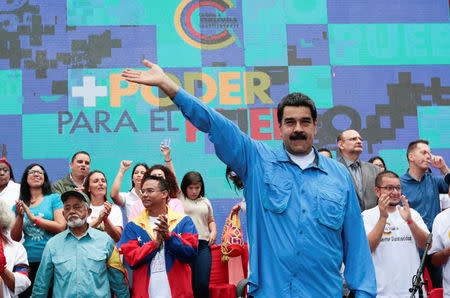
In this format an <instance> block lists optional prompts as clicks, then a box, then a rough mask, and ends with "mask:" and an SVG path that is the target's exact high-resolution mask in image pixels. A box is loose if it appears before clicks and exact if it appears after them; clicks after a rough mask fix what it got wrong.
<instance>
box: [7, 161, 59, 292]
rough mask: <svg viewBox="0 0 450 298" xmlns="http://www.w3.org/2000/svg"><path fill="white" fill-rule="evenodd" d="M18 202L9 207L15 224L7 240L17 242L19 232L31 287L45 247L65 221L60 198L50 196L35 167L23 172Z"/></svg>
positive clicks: (47, 184)
mask: <svg viewBox="0 0 450 298" xmlns="http://www.w3.org/2000/svg"><path fill="white" fill-rule="evenodd" d="M19 199H20V200H19V201H18V202H17V203H16V204H15V206H14V207H13V211H14V212H15V213H16V220H15V221H14V224H13V226H12V228H11V238H12V239H13V240H14V241H20V240H21V239H22V232H23V237H24V242H23V246H24V247H25V249H26V251H27V254H28V261H29V262H30V274H29V277H30V280H31V282H32V283H33V282H34V278H35V274H36V271H37V269H38V268H39V264H40V262H41V257H42V252H43V251H44V247H45V244H46V243H47V241H48V240H49V239H50V238H51V237H53V235H55V234H58V233H60V232H62V231H64V230H65V229H66V221H65V219H64V216H63V214H62V210H63V203H62V201H61V196H60V195H59V194H52V192H51V183H50V180H49V179H48V175H47V172H46V171H45V169H44V167H42V166H41V165H39V164H31V165H29V166H28V167H27V168H26V169H25V171H24V173H23V175H22V180H21V182H20V196H19ZM31 290H32V286H31V287H29V288H28V289H27V290H26V291H25V292H24V293H22V294H21V295H20V297H30V295H31Z"/></svg>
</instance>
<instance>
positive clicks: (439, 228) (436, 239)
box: [428, 209, 450, 298]
mask: <svg viewBox="0 0 450 298" xmlns="http://www.w3.org/2000/svg"><path fill="white" fill-rule="evenodd" d="M449 246H450V209H446V210H444V211H442V212H441V213H439V214H438V215H437V216H436V217H435V218H434V222H433V244H432V246H431V248H430V250H429V251H428V254H429V255H431V254H434V253H436V252H439V251H441V250H443V249H444V248H446V247H449ZM442 276H443V286H444V297H446V298H450V258H449V259H448V260H447V263H445V264H444V267H443V272H442Z"/></svg>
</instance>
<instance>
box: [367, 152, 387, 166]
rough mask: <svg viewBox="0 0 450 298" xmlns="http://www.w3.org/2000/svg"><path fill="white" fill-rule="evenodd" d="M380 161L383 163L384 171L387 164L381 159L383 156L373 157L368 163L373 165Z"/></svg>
mask: <svg viewBox="0 0 450 298" xmlns="http://www.w3.org/2000/svg"><path fill="white" fill-rule="evenodd" d="M377 159H378V160H379V161H381V163H382V164H383V167H384V169H386V164H385V163H384V159H382V158H381V156H378V155H377V156H372V157H371V158H370V159H369V160H368V161H367V162H368V163H373V162H374V161H375V160H377Z"/></svg>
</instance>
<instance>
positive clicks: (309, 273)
mask: <svg viewBox="0 0 450 298" xmlns="http://www.w3.org/2000/svg"><path fill="white" fill-rule="evenodd" d="M174 103H175V104H176V105H177V106H178V107H179V108H180V110H181V112H182V113H183V115H184V116H185V117H186V118H187V119H188V120H189V121H190V122H191V123H192V124H193V125H194V126H195V127H197V128H198V129H199V130H201V131H203V132H206V133H209V139H210V140H211V141H212V142H213V143H214V146H215V150H216V154H217V156H218V157H219V158H220V159H221V160H222V161H223V162H224V163H226V164H227V165H229V166H230V167H231V168H232V169H233V170H234V171H235V172H236V173H237V174H238V175H239V176H240V177H241V179H242V181H243V182H244V186H245V188H244V196H245V198H246V200H247V228H248V236H249V247H250V277H249V283H250V286H249V292H250V294H252V295H253V296H255V297H339V296H342V277H341V274H340V268H341V264H342V262H344V263H345V265H346V266H345V278H346V280H347V283H348V285H349V288H350V289H351V290H355V291H356V296H357V297H370V296H376V289H377V287H376V280H375V270H374V266H373V263H372V257H371V254H370V249H369V243H368V241H367V237H366V233H365V230H364V225H363V221H362V216H361V213H360V208H359V204H358V199H357V197H356V192H355V189H354V187H353V183H352V180H351V177H350V174H349V172H348V171H347V169H346V168H345V166H343V165H342V164H340V163H338V162H336V161H334V160H332V159H329V158H327V157H323V156H322V155H319V154H318V153H317V151H316V149H314V151H315V155H316V157H315V161H314V162H313V163H312V164H311V165H309V166H308V167H307V168H306V169H304V170H302V169H301V168H300V167H298V166H297V165H296V164H295V163H294V162H292V161H291V160H290V158H289V157H288V155H287V154H286V151H285V149H284V146H281V147H279V148H276V149H273V148H270V147H269V146H267V145H266V144H264V143H261V142H257V141H255V140H252V139H251V138H250V137H249V136H247V135H246V134H244V133H242V132H241V131H240V130H239V128H238V127H237V126H236V125H235V124H234V123H233V122H231V121H229V120H228V119H226V118H225V117H223V116H222V115H221V114H219V113H217V112H216V111H214V110H213V109H211V108H210V107H208V106H207V105H205V104H204V103H202V102H201V101H200V100H198V99H196V98H195V97H193V96H192V95H190V94H188V93H187V92H186V91H185V90H183V89H181V88H180V91H179V92H178V94H177V95H176V97H175V99H174Z"/></svg>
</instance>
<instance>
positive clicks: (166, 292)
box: [148, 216, 172, 298]
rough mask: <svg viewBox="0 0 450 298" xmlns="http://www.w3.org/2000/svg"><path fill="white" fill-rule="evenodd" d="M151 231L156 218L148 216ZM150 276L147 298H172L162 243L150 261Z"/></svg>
mask: <svg viewBox="0 0 450 298" xmlns="http://www.w3.org/2000/svg"><path fill="white" fill-rule="evenodd" d="M148 218H149V220H150V224H151V225H152V229H156V224H155V223H156V222H158V218H157V217H153V216H149V217H148ZM150 268H151V275H150V284H149V286H148V293H149V296H150V297H152V298H172V294H171V292H170V285H169V279H168V278H167V272H166V257H165V255H164V242H163V243H162V244H161V246H160V247H159V251H158V252H157V253H156V255H155V256H154V257H153V259H152V263H151V264H150Z"/></svg>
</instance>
